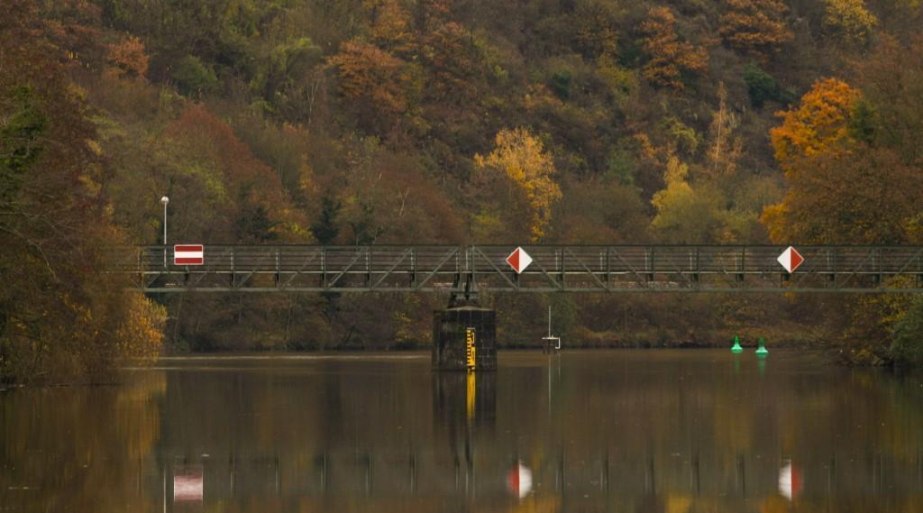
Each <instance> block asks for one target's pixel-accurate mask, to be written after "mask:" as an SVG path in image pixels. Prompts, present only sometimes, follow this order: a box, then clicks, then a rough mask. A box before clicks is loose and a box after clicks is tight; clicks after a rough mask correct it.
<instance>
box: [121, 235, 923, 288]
mask: <svg viewBox="0 0 923 513" xmlns="http://www.w3.org/2000/svg"><path fill="white" fill-rule="evenodd" d="M513 249H515V246H510V245H496V246H307V245H259V246H219V245H215V246H210V245H206V246H205V249H204V264H203V265H198V266H185V265H174V264H173V247H171V246H166V247H165V246H148V247H140V248H122V249H117V250H114V254H113V255H112V257H113V269H112V270H113V271H116V272H126V273H131V274H132V275H134V276H137V278H138V283H139V285H140V287H141V288H142V289H143V290H144V291H146V292H152V293H178V292H187V291H201V292H206V291H211V292H228V291H240V292H336V293H341V292H444V293H451V294H459V293H468V292H472V293H473V292H475V291H479V292H539V293H547V292H698V291H712V292H737V291H740V292H915V293H920V292H923V246H798V247H797V249H798V251H799V252H800V253H801V254H802V255H803V256H804V263H803V264H802V265H801V266H800V267H799V268H798V269H797V270H795V272H793V273H791V274H789V273H787V272H786V271H785V269H784V268H783V267H782V266H781V265H780V264H779V262H778V261H777V260H776V259H777V257H778V256H779V255H780V254H781V253H782V251H783V250H784V249H785V247H783V246H769V245H764V246H692V245H672V246H670V245H648V246H642V245H624V246H551V245H533V246H523V249H525V250H526V251H527V252H528V253H529V255H530V256H531V257H532V259H533V261H532V263H531V265H530V266H529V267H528V268H526V269H525V270H524V271H523V272H522V273H521V274H516V273H515V272H514V271H513V270H512V268H511V267H510V266H509V265H508V264H507V263H506V258H507V256H508V255H509V254H510V253H511V252H512V251H513Z"/></svg>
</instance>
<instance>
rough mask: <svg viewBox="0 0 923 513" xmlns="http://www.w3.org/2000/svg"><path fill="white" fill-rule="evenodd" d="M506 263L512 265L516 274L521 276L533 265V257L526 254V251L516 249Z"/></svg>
mask: <svg viewBox="0 0 923 513" xmlns="http://www.w3.org/2000/svg"><path fill="white" fill-rule="evenodd" d="M506 263H508V264H510V267H512V268H513V270H514V271H516V274H521V273H522V272H523V271H525V270H526V267H529V264H531V263H532V257H530V256H529V254H528V253H526V250H524V249H522V248H516V249H514V250H513V252H512V253H510V256H508V257H506Z"/></svg>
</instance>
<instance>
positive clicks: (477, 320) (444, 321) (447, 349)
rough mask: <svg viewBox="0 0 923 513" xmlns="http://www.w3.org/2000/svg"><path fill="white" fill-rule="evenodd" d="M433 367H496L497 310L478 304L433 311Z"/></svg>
mask: <svg viewBox="0 0 923 513" xmlns="http://www.w3.org/2000/svg"><path fill="white" fill-rule="evenodd" d="M433 369H435V370H439V371H465V370H467V371H493V370H496V369H497V313H496V311H494V310H491V309H488V308H480V307H477V306H457V307H453V308H447V309H445V310H436V311H435V312H433Z"/></svg>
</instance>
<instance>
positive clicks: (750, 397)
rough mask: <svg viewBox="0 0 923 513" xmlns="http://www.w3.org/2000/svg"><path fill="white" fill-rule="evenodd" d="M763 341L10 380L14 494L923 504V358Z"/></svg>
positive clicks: (39, 503)
mask: <svg viewBox="0 0 923 513" xmlns="http://www.w3.org/2000/svg"><path fill="white" fill-rule="evenodd" d="M750 356H751V357H750V358H748V357H747V355H746V354H744V355H741V356H732V355H731V354H729V353H726V352H724V351H722V352H713V351H691V352H676V351H651V352H632V351H622V352H596V351H593V352H575V353H567V352H565V353H563V354H559V355H550V356H549V355H541V354H538V353H528V352H523V353H511V354H502V355H501V358H500V369H499V370H498V371H497V372H496V373H489V374H476V375H470V374H467V373H464V372H461V373H432V372H431V371H430V368H429V359H428V357H427V355H423V354H399V355H396V356H395V355H383V356H382V355H379V356H371V355H357V356H339V357H329V358H328V357H318V356H310V357H274V358H270V359H265V358H263V359H239V358H238V359H220V358H218V359H202V358H198V359H188V360H169V361H166V362H165V364H166V365H170V368H169V369H161V370H151V371H139V372H134V373H132V374H130V375H129V377H128V379H127V381H126V383H125V384H124V385H122V386H113V387H93V388H81V387H73V388H45V389H20V390H15V391H8V392H5V393H3V394H0V406H2V409H0V411H2V412H3V416H2V417H0V421H2V424H0V442H2V444H0V468H2V473H0V499H2V501H0V503H2V504H3V505H4V507H5V508H7V510H12V511H74V512H76V513H83V512H103V513H105V512H110V511H111V512H116V511H119V512H121V511H126V510H130V511H142V512H143V511H164V510H167V511H217V510H220V511H227V512H276V511H278V512H282V511H285V512H289V511H303V512H309V511H345V512H350V511H381V512H389V511H395V512H396V511H402V512H413V511H420V512H423V511H450V512H451V511H459V512H467V511H478V512H482V511H484V512H493V511H496V512H512V511H517V512H564V511H590V512H593V511H600V512H602V511H606V512H626V513H636V512H657V513H696V512H715V513H723V512H741V511H743V512H748V511H750V512H760V513H770V512H780V511H797V512H815V511H816V512H828V511H870V512H887V513H891V512H894V513H898V512H900V513H904V512H910V511H921V510H923V492H921V490H923V430H921V429H920V428H921V426H923V387H921V379H920V377H919V376H899V377H898V376H893V375H890V374H886V373H880V372H875V371H852V370H847V369H842V368H836V367H832V366H828V365H826V364H825V363H824V362H823V361H819V360H816V359H809V360H806V359H805V357H804V356H803V355H801V354H797V353H786V352H785V351H774V352H773V354H772V356H771V357H770V358H768V359H767V360H765V361H764V364H763V368H762V369H761V368H760V366H759V362H757V361H756V359H755V358H753V357H752V355H750ZM519 465H522V466H523V468H525V469H528V471H529V473H530V475H531V481H532V488H531V490H530V491H529V493H526V494H521V493H520V492H521V488H520V489H519V490H517V489H516V488H515V487H513V486H511V482H512V481H511V476H512V471H513V470H514V469H515V470H518V469H519ZM519 476H520V474H517V477H519ZM177 483H178V484H177ZM178 492H179V493H178ZM520 495H522V496H520ZM857 508H858V509H857Z"/></svg>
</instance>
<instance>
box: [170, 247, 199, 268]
mask: <svg viewBox="0 0 923 513" xmlns="http://www.w3.org/2000/svg"><path fill="white" fill-rule="evenodd" d="M203 264H205V246H203V245H202V244H176V245H174V246H173V265H203Z"/></svg>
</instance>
